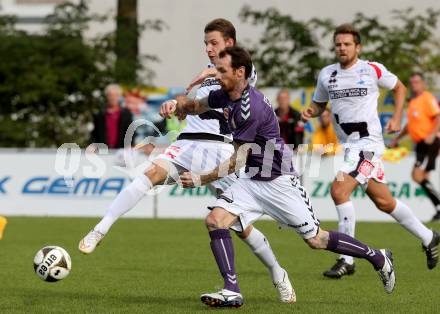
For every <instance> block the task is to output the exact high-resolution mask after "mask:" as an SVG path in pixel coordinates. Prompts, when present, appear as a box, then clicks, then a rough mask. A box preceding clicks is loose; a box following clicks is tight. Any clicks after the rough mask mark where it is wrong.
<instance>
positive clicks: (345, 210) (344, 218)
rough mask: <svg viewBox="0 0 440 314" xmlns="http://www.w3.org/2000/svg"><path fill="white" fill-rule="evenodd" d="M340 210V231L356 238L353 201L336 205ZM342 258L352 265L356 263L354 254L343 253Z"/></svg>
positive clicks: (338, 210) (337, 209)
mask: <svg viewBox="0 0 440 314" xmlns="http://www.w3.org/2000/svg"><path fill="white" fill-rule="evenodd" d="M336 211H337V212H338V219H339V221H338V231H339V232H341V233H344V234H347V235H349V236H351V237H353V238H354V230H355V226H356V216H355V209H354V206H353V203H352V202H351V201H349V202H346V203H343V204H340V205H336ZM340 257H341V258H343V259H345V261H346V262H347V263H348V264H350V265H352V264H353V263H354V260H353V256H348V255H341V256H340Z"/></svg>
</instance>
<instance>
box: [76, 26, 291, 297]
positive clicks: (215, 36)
mask: <svg viewBox="0 0 440 314" xmlns="http://www.w3.org/2000/svg"><path fill="white" fill-rule="evenodd" d="M235 43H236V36H235V28H234V26H233V25H232V23H230V22H229V21H227V20H224V19H215V20H213V21H211V22H210V23H208V24H207V25H206V27H205V44H206V53H207V55H208V57H209V59H210V61H211V65H210V66H208V69H207V70H205V71H203V72H202V73H201V74H200V75H199V76H198V78H196V79H195V80H194V81H193V82H191V85H190V86H193V85H194V84H197V83H199V82H201V83H202V84H201V86H200V87H199V88H198V90H197V94H196V98H199V99H200V98H204V97H207V96H208V95H209V93H210V91H213V90H217V89H220V85H219V82H218V81H217V80H216V79H215V78H212V77H210V75H212V74H213V73H214V72H215V65H214V64H215V62H216V60H217V59H218V54H219V52H220V51H221V50H223V49H224V48H225V47H227V46H233V45H235ZM211 72H212V73H211ZM251 81H252V83H253V84H255V81H256V71H255V70H253V77H252V80H251ZM181 118H182V117H181ZM230 133H231V132H230V131H229V127H228V124H227V120H226V118H225V116H224V114H223V110H211V111H208V112H205V113H204V114H201V115H199V116H188V117H187V126H186V127H185V128H184V129H183V130H182V132H181V133H180V135H179V136H178V138H177V141H175V142H174V143H172V144H171V145H170V146H169V147H168V148H167V149H166V150H165V152H164V153H163V154H161V155H160V156H159V157H158V158H157V159H155V160H154V161H153V164H152V166H151V167H149V168H148V169H147V170H146V172H145V173H144V175H141V176H139V177H137V178H135V179H134V180H133V182H131V183H130V184H129V185H128V186H127V187H126V188H125V189H124V190H122V191H121V193H119V194H118V196H117V197H116V199H115V200H114V201H113V202H112V204H111V205H110V207H109V209H108V210H107V212H106V213H105V216H104V217H103V218H102V220H101V221H100V222H99V223H98V224H97V225H96V226H95V227H94V228H93V230H91V231H90V232H89V233H88V234H87V235H86V236H85V237H84V238H83V239H82V240H81V241H80V243H79V250H80V251H81V252H83V253H86V254H90V253H92V252H93V251H94V250H95V248H96V246H97V245H98V244H99V243H100V241H101V240H102V239H103V237H104V236H105V235H106V234H107V233H108V231H109V229H110V227H111V226H112V225H113V224H114V223H115V222H116V220H117V219H118V218H119V217H121V216H122V215H123V214H125V213H126V212H128V211H129V210H131V209H132V208H133V207H134V206H135V205H136V204H137V203H138V202H139V201H140V200H141V199H142V198H143V197H144V195H145V194H146V193H147V192H148V191H149V190H151V189H152V188H153V187H154V186H157V185H162V184H174V183H175V182H176V181H177V179H178V176H179V174H180V173H182V172H185V171H192V172H195V173H202V172H206V171H212V169H215V167H217V166H218V165H219V164H220V163H222V162H223V161H225V160H227V159H228V158H229V157H230V156H231V155H232V153H233V151H234V148H233V146H232V145H231V144H230V143H231V142H232V136H231V134H230ZM235 179H236V176H235V175H230V176H227V177H224V178H222V179H221V180H219V181H216V182H213V183H212V187H211V189H212V190H215V191H217V192H218V195H220V194H221V192H222V191H223V190H225V189H226V187H228V186H229V185H230V184H232V183H233V182H234V181H235ZM182 210H184V209H182ZM237 234H238V236H239V237H240V239H242V240H243V241H244V242H245V243H246V244H247V245H248V246H249V247H250V248H251V250H252V252H253V253H254V254H255V255H256V256H257V257H258V258H259V259H260V260H261V262H262V263H263V264H264V265H265V266H266V268H267V269H268V270H269V273H270V275H271V278H272V282H273V284H274V286H275V288H276V289H277V291H278V293H279V297H280V300H281V301H282V302H286V303H294V302H295V301H296V296H295V292H294V290H293V288H292V285H291V283H290V281H289V277H288V275H287V272H286V271H285V270H284V269H283V268H281V266H280V265H279V263H278V261H277V259H276V257H275V255H274V254H273V252H272V249H271V247H270V245H269V242H268V241H267V239H266V237H265V236H264V235H263V234H262V233H261V232H260V231H259V230H258V229H256V228H255V227H253V226H252V225H251V226H249V227H248V228H246V229H245V230H244V231H243V232H237ZM230 280H234V279H233V278H232V279H230Z"/></svg>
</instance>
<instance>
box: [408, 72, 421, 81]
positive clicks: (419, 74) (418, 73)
mask: <svg viewBox="0 0 440 314" xmlns="http://www.w3.org/2000/svg"><path fill="white" fill-rule="evenodd" d="M414 76H418V77H420V78H421V79H422V81H424V80H425V76H424V75H423V73H422V72H413V73H412V74H411V76H410V77H414Z"/></svg>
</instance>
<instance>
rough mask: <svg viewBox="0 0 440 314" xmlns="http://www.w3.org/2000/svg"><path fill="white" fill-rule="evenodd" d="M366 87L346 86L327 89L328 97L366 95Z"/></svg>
mask: <svg viewBox="0 0 440 314" xmlns="http://www.w3.org/2000/svg"><path fill="white" fill-rule="evenodd" d="M367 94H368V89H367V88H347V89H339V90H332V91H329V95H330V99H339V98H345V97H362V96H367Z"/></svg>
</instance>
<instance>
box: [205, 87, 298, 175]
mask: <svg viewBox="0 0 440 314" xmlns="http://www.w3.org/2000/svg"><path fill="white" fill-rule="evenodd" d="M208 103H209V107H210V108H213V109H214V108H223V110H224V114H225V117H226V118H227V119H228V124H229V128H230V129H231V132H232V136H233V139H234V142H237V143H239V144H244V143H252V146H251V148H252V151H251V152H250V154H249V156H248V158H247V160H246V173H247V175H248V176H250V177H251V178H252V179H254V180H260V181H270V180H273V179H275V178H277V177H279V176H280V175H282V174H295V171H294V170H293V165H292V157H293V156H292V150H291V149H290V148H289V147H288V146H287V145H285V144H284V141H283V140H282V138H281V137H280V128H279V125H278V120H277V118H276V116H275V113H274V111H273V109H272V106H271V104H270V102H269V100H268V99H267V98H266V96H264V95H263V94H262V93H261V92H259V91H258V90H256V89H255V88H253V87H249V86H248V87H247V88H246V89H245V90H244V91H243V94H242V95H241V98H239V99H237V100H231V99H230V98H229V95H228V94H227V93H226V92H224V91H223V90H216V91H212V92H210V93H209V98H208Z"/></svg>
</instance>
